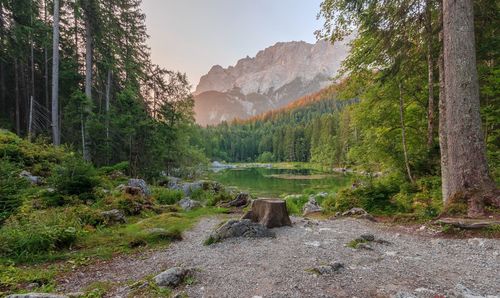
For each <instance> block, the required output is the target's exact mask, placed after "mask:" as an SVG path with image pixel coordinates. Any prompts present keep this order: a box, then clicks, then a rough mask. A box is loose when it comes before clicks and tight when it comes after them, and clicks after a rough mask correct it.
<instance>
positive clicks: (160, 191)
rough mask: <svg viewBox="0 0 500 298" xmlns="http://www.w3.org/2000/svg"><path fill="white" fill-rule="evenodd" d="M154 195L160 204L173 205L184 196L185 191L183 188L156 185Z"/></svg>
mask: <svg viewBox="0 0 500 298" xmlns="http://www.w3.org/2000/svg"><path fill="white" fill-rule="evenodd" d="M153 197H154V198H155V199H156V201H157V202H158V203H160V204H164V205H173V204H175V203H177V202H178V201H180V200H182V198H183V197H184V192H183V191H181V190H172V189H168V188H164V187H154V188H153Z"/></svg>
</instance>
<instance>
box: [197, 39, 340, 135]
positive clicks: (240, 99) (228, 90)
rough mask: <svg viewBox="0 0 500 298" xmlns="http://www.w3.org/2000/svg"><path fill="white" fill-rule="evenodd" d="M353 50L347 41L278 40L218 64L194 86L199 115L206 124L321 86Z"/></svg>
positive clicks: (244, 115)
mask: <svg viewBox="0 0 500 298" xmlns="http://www.w3.org/2000/svg"><path fill="white" fill-rule="evenodd" d="M347 53H348V46H347V42H346V41H345V42H343V43H337V44H335V45H332V44H330V43H329V42H327V41H318V42H317V43H315V44H309V43H307V42H304V41H292V42H278V43H276V44H275V45H273V46H270V47H267V48H266V49H264V50H261V51H259V52H258V53H257V54H256V56H255V57H253V58H252V57H248V56H247V57H246V58H243V59H240V60H238V61H237V63H236V64H235V65H234V66H228V67H227V68H223V67H222V66H220V65H214V66H213V67H212V68H211V69H210V71H209V72H208V73H207V74H206V75H204V76H202V77H201V79H200V83H199V84H198V85H197V87H196V91H195V92H194V95H195V114H196V120H197V122H198V123H199V124H201V125H203V126H206V125H214V124H217V123H220V122H222V121H231V120H233V119H235V118H239V119H245V118H249V117H252V116H256V115H258V114H261V113H263V112H266V111H268V110H271V109H276V108H280V107H283V106H285V105H286V104H288V103H290V102H292V101H293V100H295V99H297V98H300V97H302V96H304V95H307V94H311V93H314V92H317V91H319V90H321V89H323V88H325V87H327V86H328V85H330V84H331V83H332V80H331V78H332V77H334V76H335V75H336V74H337V73H338V69H339V68H340V64H341V62H342V60H343V59H344V58H345V57H346V56H347ZM207 92H208V93H207Z"/></svg>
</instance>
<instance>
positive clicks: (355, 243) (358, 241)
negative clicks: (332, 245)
mask: <svg viewBox="0 0 500 298" xmlns="http://www.w3.org/2000/svg"><path fill="white" fill-rule="evenodd" d="M367 242H368V240H365V239H361V238H356V239H354V240H351V241H350V242H349V243H347V246H348V247H350V248H354V249H356V248H358V244H361V243H367Z"/></svg>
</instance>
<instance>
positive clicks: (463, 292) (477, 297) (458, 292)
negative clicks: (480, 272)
mask: <svg viewBox="0 0 500 298" xmlns="http://www.w3.org/2000/svg"><path fill="white" fill-rule="evenodd" d="M447 294H448V295H447V297H460V298H499V297H500V296H497V295H496V294H494V295H486V296H484V295H481V294H478V293H476V292H474V291H472V290H470V289H468V288H467V287H466V286H464V285H462V284H457V285H456V286H455V288H454V289H452V290H450V291H448V293H447Z"/></svg>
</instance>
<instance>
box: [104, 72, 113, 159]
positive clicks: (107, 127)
mask: <svg viewBox="0 0 500 298" xmlns="http://www.w3.org/2000/svg"><path fill="white" fill-rule="evenodd" d="M112 75H113V72H112V71H111V69H108V79H107V83H106V105H105V108H106V151H107V152H106V155H107V156H106V162H107V163H108V164H109V160H110V156H111V150H110V144H111V140H110V139H109V118H110V114H109V108H110V101H111V80H112Z"/></svg>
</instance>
